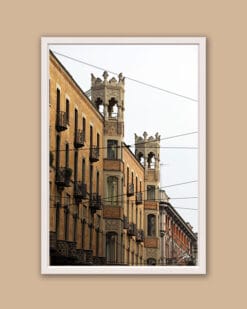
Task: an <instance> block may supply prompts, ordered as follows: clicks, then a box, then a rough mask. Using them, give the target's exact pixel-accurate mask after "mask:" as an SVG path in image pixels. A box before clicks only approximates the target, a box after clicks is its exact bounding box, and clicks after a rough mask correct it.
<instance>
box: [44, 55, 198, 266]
mask: <svg viewBox="0 0 247 309" xmlns="http://www.w3.org/2000/svg"><path fill="white" fill-rule="evenodd" d="M49 74H50V80H49V94H50V97H49V106H50V131H49V134H50V179H49V183H50V210H49V217H50V264H51V265H166V264H168V262H169V261H170V260H171V259H173V260H174V258H175V257H176V258H177V260H178V257H179V256H180V255H181V254H182V251H181V250H180V249H177V246H180V247H181V248H182V249H183V250H184V251H183V252H191V251H192V250H193V249H192V245H191V243H190V242H189V239H190V237H192V236H191V235H190V233H189V232H188V231H189V229H188V226H187V228H186V226H184V227H183V224H184V222H183V220H180V219H182V218H180V217H179V216H178V214H177V213H176V212H172V211H171V209H173V207H172V206H171V205H170V204H169V202H168V197H167V196H166V195H165V192H163V195H162V197H161V195H160V194H161V191H160V183H159V182H160V135H159V134H158V133H156V135H155V136H154V137H152V136H149V137H148V134H147V133H146V132H144V134H143V136H137V135H135V153H133V152H132V151H131V150H130V149H129V147H128V146H127V145H126V144H125V142H124V109H125V102H124V85H125V80H124V77H123V75H122V74H121V73H120V74H119V75H118V79H116V78H115V77H112V78H109V76H108V73H107V72H104V73H103V75H102V77H101V78H99V77H95V76H94V75H93V74H92V75H91V90H90V98H89V96H87V95H86V94H85V93H84V92H83V91H82V90H81V88H80V87H79V86H78V84H77V83H76V82H75V81H74V79H73V77H72V76H71V75H70V73H69V72H68V71H67V70H66V68H65V67H64V66H63V65H62V64H61V63H60V62H59V60H58V59H57V58H56V57H55V55H54V54H53V53H52V52H50V68H49ZM160 201H162V203H161V202H160ZM164 205H165V206H164ZM175 214H177V216H176V219H175V217H174V216H175ZM179 220H180V221H181V222H182V223H178V222H180V221H179ZM170 225H171V226H170ZM176 225H178V226H179V229H177V228H176V227H175V226H176ZM181 230H182V231H183V233H184V234H186V235H187V238H186V237H184V236H183V233H182V232H181ZM185 232H186V233H185ZM171 233H172V234H171ZM179 233H180V234H179ZM191 234H193V232H192V231H191ZM164 235H165V236H164ZM178 235H180V236H181V241H180V240H178ZM188 235H189V236H188ZM180 236H179V237H180ZM183 237H184V238H183ZM171 239H172V242H171ZM179 239H180V238H179ZM187 240H188V241H187ZM188 246H191V247H190V249H188ZM180 247H179V248H180ZM179 250H180V251H179ZM189 250H191V251H189ZM194 251H195V250H194ZM169 259H170V260H169Z"/></svg>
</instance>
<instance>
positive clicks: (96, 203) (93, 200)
mask: <svg viewBox="0 0 247 309" xmlns="http://www.w3.org/2000/svg"><path fill="white" fill-rule="evenodd" d="M89 202H90V203H89V206H90V208H91V210H92V211H93V212H95V211H96V210H101V209H102V203H101V196H100V195H98V194H97V193H91V194H90V201H89Z"/></svg>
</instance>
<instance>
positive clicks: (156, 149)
mask: <svg viewBox="0 0 247 309" xmlns="http://www.w3.org/2000/svg"><path fill="white" fill-rule="evenodd" d="M135 156H136V158H137V160H138V161H139V162H140V163H142V164H143V165H144V168H145V187H144V214H145V216H144V217H145V218H144V222H145V229H144V230H145V248H146V250H145V252H146V256H145V259H146V263H147V264H148V265H157V264H160V263H161V255H160V254H161V251H160V246H161V242H160V227H159V197H160V195H159V190H160V135H159V134H158V133H156V134H155V137H153V136H149V137H148V134H147V133H146V132H144V133H143V137H142V136H137V135H136V134H135Z"/></svg>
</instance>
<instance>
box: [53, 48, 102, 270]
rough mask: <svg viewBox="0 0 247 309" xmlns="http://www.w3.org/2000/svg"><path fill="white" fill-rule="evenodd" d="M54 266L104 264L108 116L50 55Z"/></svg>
mask: <svg viewBox="0 0 247 309" xmlns="http://www.w3.org/2000/svg"><path fill="white" fill-rule="evenodd" d="M49 70H50V80H49V90H50V98H49V99H50V102H49V104H50V132H49V133H50V256H51V264H66V263H68V264H79V265H80V264H104V263H105V248H104V245H103V244H104V242H105V240H104V234H103V231H104V228H105V227H104V220H103V209H102V197H103V189H104V188H103V148H102V145H103V143H104V140H103V129H104V128H103V117H102V115H101V114H100V113H99V112H98V111H97V110H96V109H95V108H94V107H93V106H92V104H91V102H90V101H89V99H88V98H87V97H86V95H85V94H84V93H83V92H82V90H81V89H80V87H79V86H78V85H77V84H76V82H75V81H74V80H73V78H72V77H71V76H70V74H69V73H68V72H67V71H66V69H65V68H64V67H63V66H62V65H61V63H60V62H59V61H58V60H57V59H56V57H55V56H54V55H53V54H52V53H50V68H49Z"/></svg>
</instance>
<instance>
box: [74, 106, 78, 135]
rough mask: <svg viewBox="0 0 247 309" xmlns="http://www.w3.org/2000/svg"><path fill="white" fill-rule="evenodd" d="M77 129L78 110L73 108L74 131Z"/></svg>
mask: <svg viewBox="0 0 247 309" xmlns="http://www.w3.org/2000/svg"><path fill="white" fill-rule="evenodd" d="M77 129H78V110H77V109H75V132H76V131H77Z"/></svg>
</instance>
